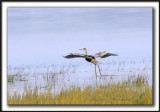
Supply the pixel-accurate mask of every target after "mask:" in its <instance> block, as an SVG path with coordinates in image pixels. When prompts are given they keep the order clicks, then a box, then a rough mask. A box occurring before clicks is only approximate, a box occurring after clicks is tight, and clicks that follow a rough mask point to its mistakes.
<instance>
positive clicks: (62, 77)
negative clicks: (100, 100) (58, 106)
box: [8, 59, 152, 95]
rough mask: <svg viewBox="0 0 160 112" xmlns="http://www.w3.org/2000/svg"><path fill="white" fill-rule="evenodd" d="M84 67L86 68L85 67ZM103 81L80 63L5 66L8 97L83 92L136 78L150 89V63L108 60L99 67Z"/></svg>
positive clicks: (146, 60) (93, 71)
mask: <svg viewBox="0 0 160 112" xmlns="http://www.w3.org/2000/svg"><path fill="white" fill-rule="evenodd" d="M84 63H85V64H84ZM100 69H101V73H102V77H100V74H99V71H98V68H97V69H96V70H97V74H98V77H97V81H96V75H95V66H94V65H92V64H90V63H86V62H79V63H78V64H68V65H38V66H31V65H29V66H27V65H23V66H16V67H11V66H8V76H11V75H14V78H13V80H11V81H10V80H8V91H9V92H10V94H11V95H13V94H14V92H16V93H20V94H21V95H22V93H23V92H24V91H25V90H26V89H27V90H30V89H33V88H35V87H37V88H38V90H40V91H44V90H45V89H47V88H49V87H51V89H52V92H53V93H55V94H58V93H59V92H60V90H61V89H67V88H70V87H73V86H79V87H81V88H82V89H83V88H85V87H86V86H88V85H90V86H92V87H96V84H98V85H107V84H108V83H110V82H113V81H114V82H118V81H119V82H121V81H124V80H126V81H127V80H128V79H131V80H134V79H136V77H137V76H138V75H140V76H143V77H145V81H147V82H148V83H149V85H152V61H151V60H149V59H145V60H144V59H139V60H138V59H136V60H133V59H127V60H123V61H122V60H119V61H118V60H109V61H107V62H106V63H105V62H104V63H103V64H102V65H101V66H100Z"/></svg>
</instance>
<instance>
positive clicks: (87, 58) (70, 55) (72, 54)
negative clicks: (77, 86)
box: [64, 48, 118, 77]
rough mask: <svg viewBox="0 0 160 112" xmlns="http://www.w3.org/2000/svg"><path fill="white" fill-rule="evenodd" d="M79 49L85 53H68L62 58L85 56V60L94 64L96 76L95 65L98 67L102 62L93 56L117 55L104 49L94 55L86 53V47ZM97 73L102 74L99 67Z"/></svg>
mask: <svg viewBox="0 0 160 112" xmlns="http://www.w3.org/2000/svg"><path fill="white" fill-rule="evenodd" d="M79 50H83V51H85V54H79V53H70V54H69V55H67V56H64V58H67V59H70V58H85V59H86V61H88V62H91V63H93V64H94V65H95V74H96V77H97V72H96V66H98V68H99V65H100V64H102V63H101V62H100V61H98V60H96V59H95V58H106V57H109V56H118V55H117V54H112V53H107V52H106V51H104V52H99V53H97V54H95V55H87V49H86V48H83V49H79ZM99 73H100V75H101V76H102V74H101V72H100V68H99Z"/></svg>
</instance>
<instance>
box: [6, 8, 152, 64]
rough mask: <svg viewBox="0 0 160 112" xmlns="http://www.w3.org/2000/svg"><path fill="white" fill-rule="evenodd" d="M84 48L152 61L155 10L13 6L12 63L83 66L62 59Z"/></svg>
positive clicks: (10, 19) (10, 20)
mask: <svg viewBox="0 0 160 112" xmlns="http://www.w3.org/2000/svg"><path fill="white" fill-rule="evenodd" d="M80 48H87V49H88V54H95V53H97V52H100V51H107V52H111V53H117V54H118V55H119V56H118V57H109V58H107V59H103V61H107V60H113V59H114V60H115V59H116V60H121V59H128V58H141V59H150V60H152V8H8V65H22V64H24V65H25V64H30V65H32V64H33V65H40V64H60V65H63V64H68V63H75V62H76V63H81V62H82V63H83V61H82V60H83V59H73V60H67V59H64V58H63V57H62V56H64V55H67V54H69V53H84V52H82V51H79V49H80ZM100 60H101V59H100ZM84 64H88V63H86V62H84Z"/></svg>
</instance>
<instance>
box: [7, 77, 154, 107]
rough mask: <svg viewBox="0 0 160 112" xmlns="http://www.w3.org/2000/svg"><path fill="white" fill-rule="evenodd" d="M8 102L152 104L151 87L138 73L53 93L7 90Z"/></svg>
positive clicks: (48, 91) (36, 89)
mask: <svg viewBox="0 0 160 112" xmlns="http://www.w3.org/2000/svg"><path fill="white" fill-rule="evenodd" d="M8 104H9V105H12V104H142V105H144V104H149V105H150V104H152V88H151V86H149V84H148V82H147V81H144V77H142V76H141V75H138V76H137V78H136V79H135V80H130V78H129V79H128V81H122V82H118V83H116V82H114V81H111V82H110V83H109V84H107V85H97V86H96V87H95V88H93V87H91V86H87V87H86V88H84V89H82V88H81V87H70V88H69V89H67V90H64V89H61V91H60V93H59V94H53V93H52V91H51V88H48V89H46V90H44V91H43V92H38V88H34V89H33V90H25V91H24V93H23V94H22V95H20V94H17V93H16V92H15V93H14V95H13V96H11V95H10V93H9V92H8Z"/></svg>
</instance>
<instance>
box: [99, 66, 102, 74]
mask: <svg viewBox="0 0 160 112" xmlns="http://www.w3.org/2000/svg"><path fill="white" fill-rule="evenodd" d="M98 68H99V73H100V75H101V76H102V74H101V70H100V67H99V65H98Z"/></svg>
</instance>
